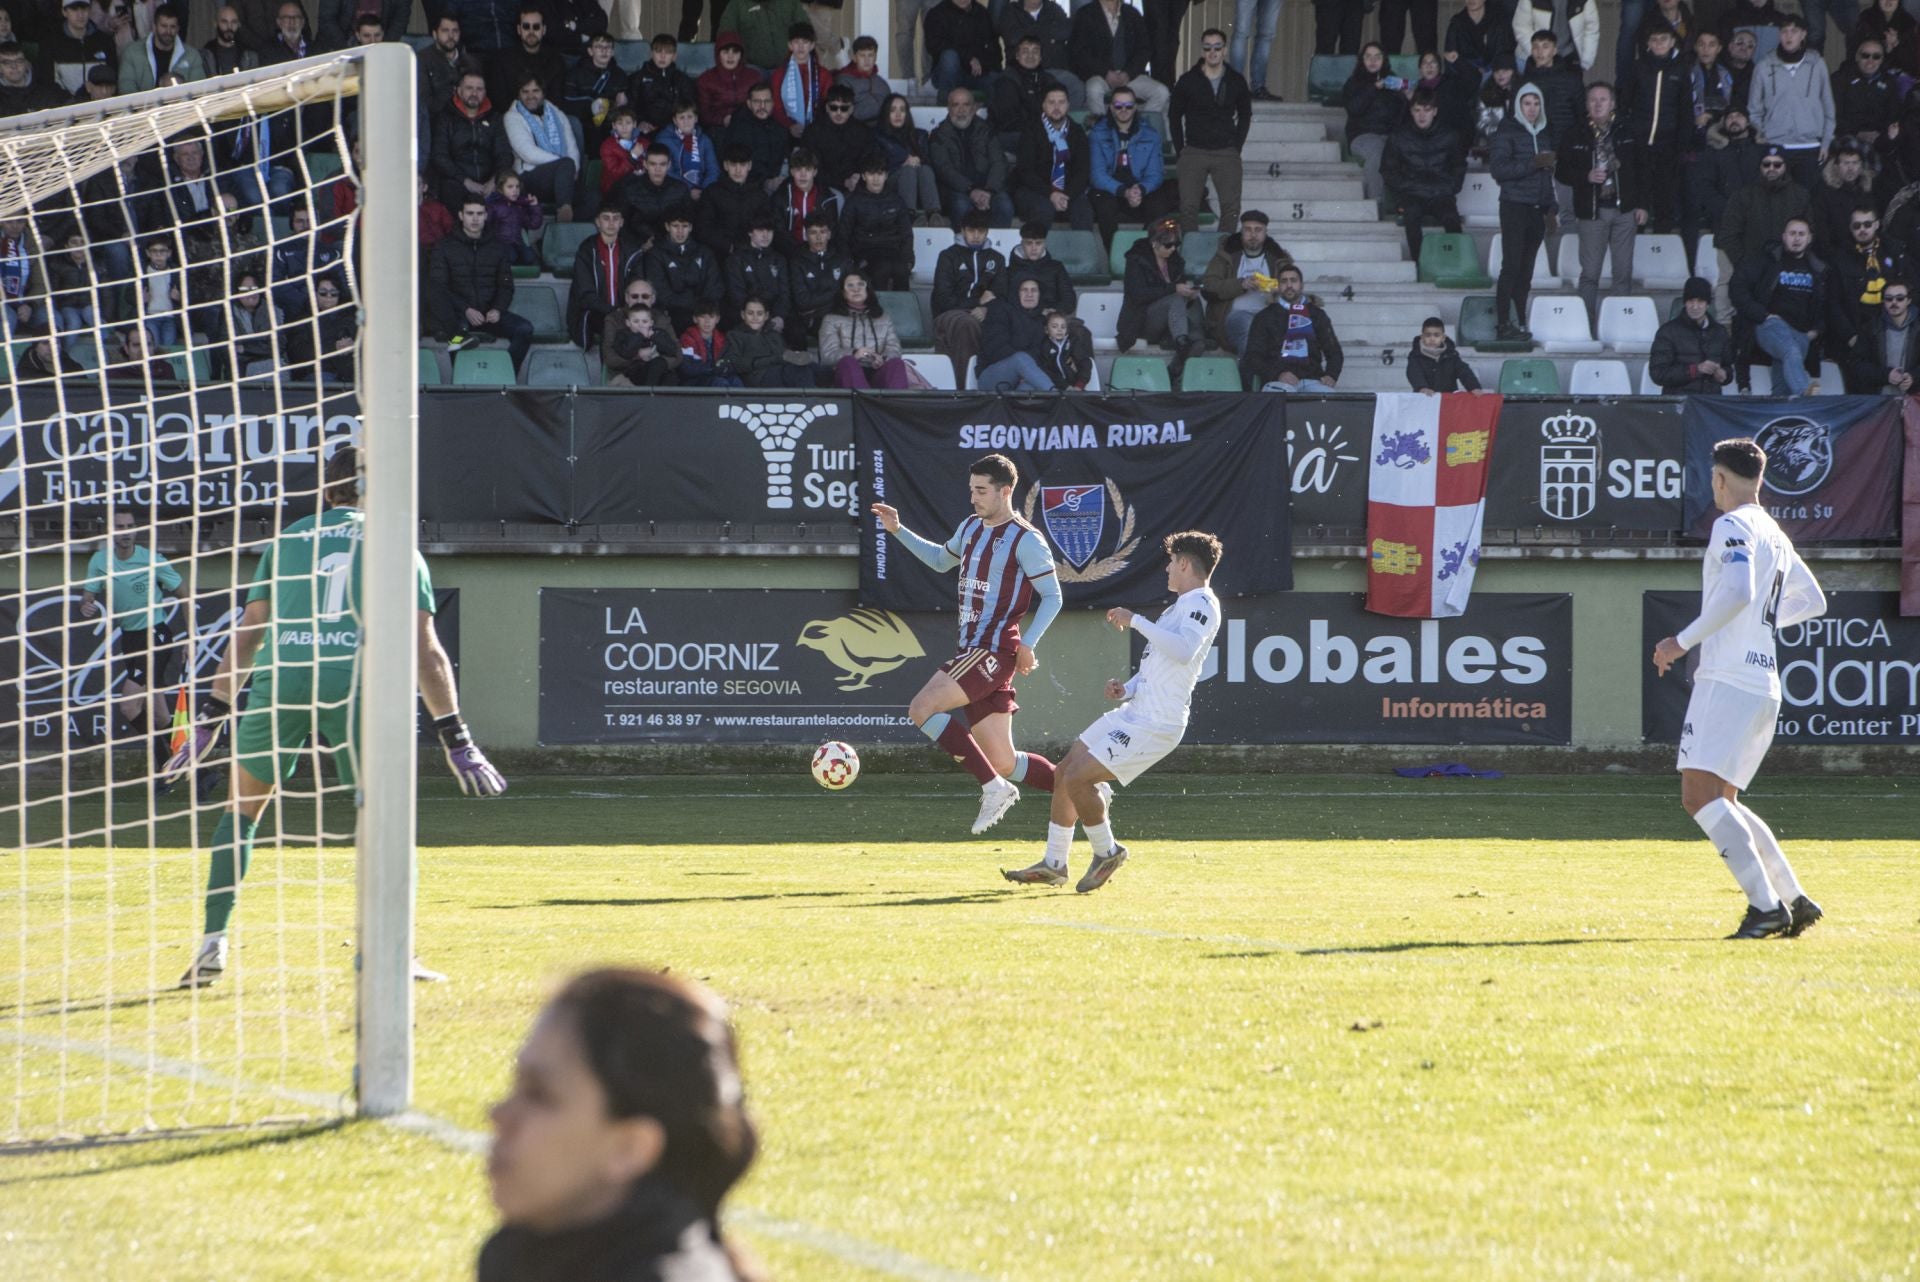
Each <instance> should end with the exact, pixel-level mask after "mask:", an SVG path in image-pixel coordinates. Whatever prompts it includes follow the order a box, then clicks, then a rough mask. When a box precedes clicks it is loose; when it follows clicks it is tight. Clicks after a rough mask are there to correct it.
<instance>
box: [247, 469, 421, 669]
mask: <svg viewBox="0 0 1920 1282" xmlns="http://www.w3.org/2000/svg"><path fill="white" fill-rule="evenodd" d="M366 523H367V518H366V515H365V514H364V513H363V512H361V511H360V510H359V509H357V508H350V507H330V508H328V509H326V510H325V511H324V512H321V513H320V514H319V515H317V516H309V517H303V518H302V519H300V520H298V521H295V522H294V523H293V524H292V525H289V526H288V527H287V528H286V529H285V530H284V531H282V532H281V534H280V536H279V537H278V538H276V539H275V540H274V541H273V542H272V543H271V544H269V545H268V547H267V551H266V554H265V555H264V556H262V557H261V558H260V568H259V569H258V570H257V571H255V573H254V576H253V587H252V588H250V589H249V590H248V592H247V600H248V601H249V602H253V601H265V602H267V604H268V616H267V617H268V620H269V624H268V626H270V627H271V628H272V629H273V635H272V637H271V638H269V640H268V642H267V644H266V645H265V646H264V647H263V648H262V651H261V655H260V658H259V659H258V660H257V661H256V666H257V667H259V668H279V669H282V670H289V669H297V670H300V671H305V672H309V673H329V672H334V673H342V674H347V673H351V671H352V667H353V659H354V655H355V654H356V653H357V652H358V651H359V649H360V548H361V542H362V539H363V537H364V535H365V532H366ZM413 567H414V579H415V582H416V584H417V589H418V595H419V602H418V604H419V608H420V609H422V610H425V611H426V612H427V613H429V614H431V613H433V581H432V579H431V578H429V577H428V575H427V563H426V560H425V559H424V558H423V557H421V555H420V554H419V553H418V552H415V553H414V554H413Z"/></svg>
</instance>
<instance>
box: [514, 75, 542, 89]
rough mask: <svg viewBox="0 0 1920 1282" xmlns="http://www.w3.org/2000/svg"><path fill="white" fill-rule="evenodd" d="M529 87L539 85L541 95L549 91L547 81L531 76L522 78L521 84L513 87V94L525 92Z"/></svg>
mask: <svg viewBox="0 0 1920 1282" xmlns="http://www.w3.org/2000/svg"><path fill="white" fill-rule="evenodd" d="M528 85H539V86H540V92H541V93H545V92H546V91H547V82H546V81H544V80H542V79H541V78H540V77H539V76H535V75H529V76H522V77H520V83H519V84H517V85H515V86H514V87H513V92H514V93H516V94H518V93H520V92H521V91H522V90H524V89H525V88H526V87H527V86H528Z"/></svg>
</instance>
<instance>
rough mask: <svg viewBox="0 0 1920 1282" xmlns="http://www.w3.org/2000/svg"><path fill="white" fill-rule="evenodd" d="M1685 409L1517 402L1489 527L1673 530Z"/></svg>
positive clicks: (1503, 420) (1497, 452) (1507, 423)
mask: <svg viewBox="0 0 1920 1282" xmlns="http://www.w3.org/2000/svg"><path fill="white" fill-rule="evenodd" d="M1683 408H1684V407H1683V404H1682V403H1681V402H1679V401H1534V400H1528V401H1513V400H1510V401H1508V402H1507V403H1506V405H1505V406H1504V407H1503V408H1502V409H1501V411H1500V430H1499V433H1498V441H1499V444H1498V445H1497V446H1496V447H1495V449H1494V451H1493V474H1492V476H1491V478H1490V479H1489V480H1488V483H1487V525H1488V526H1489V527H1490V528H1493V529H1500V530H1504V529H1530V528H1532V527H1534V526H1545V527H1547V528H1548V529H1559V528H1565V529H1576V530H1677V529H1679V528H1680V516H1681V511H1680V504H1681V495H1682V476H1683V472H1684V462H1685V455H1686V450H1685V442H1686V432H1685V430H1684V429H1683V427H1682V417H1683V414H1682V411H1683Z"/></svg>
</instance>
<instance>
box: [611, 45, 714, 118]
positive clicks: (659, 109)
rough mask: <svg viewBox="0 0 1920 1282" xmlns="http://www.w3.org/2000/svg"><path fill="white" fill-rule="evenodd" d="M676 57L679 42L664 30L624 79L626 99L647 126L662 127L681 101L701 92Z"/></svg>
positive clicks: (695, 97)
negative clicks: (644, 59) (644, 58)
mask: <svg viewBox="0 0 1920 1282" xmlns="http://www.w3.org/2000/svg"><path fill="white" fill-rule="evenodd" d="M679 57H680V42H679V41H677V40H675V39H674V38H673V37H672V36H671V35H668V34H667V33H666V32H664V31H663V32H661V33H660V34H659V35H657V36H655V37H654V38H653V56H652V57H651V58H649V59H648V60H647V61H645V62H643V63H641V64H640V69H639V70H638V71H636V72H634V73H633V75H632V77H631V78H629V79H628V81H627V101H628V102H629V103H631V104H633V110H634V113H635V114H636V115H638V116H639V117H640V120H641V122H642V123H643V124H645V125H646V126H647V127H648V128H649V129H652V130H656V131H657V130H661V129H665V128H666V127H667V125H668V124H669V123H670V122H671V121H672V120H673V113H674V111H675V110H676V109H677V108H678V107H679V106H680V104H681V103H683V102H693V101H694V100H695V99H697V98H698V97H699V96H700V91H699V90H698V89H697V88H695V86H694V83H693V78H692V77H691V76H689V75H687V73H686V72H684V71H682V70H680V68H679V66H678V65H676V64H677V61H678V59H679Z"/></svg>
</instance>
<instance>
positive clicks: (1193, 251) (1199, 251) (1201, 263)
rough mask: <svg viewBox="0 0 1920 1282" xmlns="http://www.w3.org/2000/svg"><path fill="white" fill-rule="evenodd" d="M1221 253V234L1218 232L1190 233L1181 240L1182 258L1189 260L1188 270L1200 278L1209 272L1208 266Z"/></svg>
mask: <svg viewBox="0 0 1920 1282" xmlns="http://www.w3.org/2000/svg"><path fill="white" fill-rule="evenodd" d="M1219 252H1220V233H1219V232H1217V231H1190V232H1188V233H1187V234H1186V235H1184V236H1182V237H1181V238H1180V256H1181V257H1182V258H1184V259H1186V260H1187V270H1188V271H1189V272H1191V273H1192V274H1193V275H1195V276H1199V275H1201V274H1202V273H1204V272H1205V271H1206V270H1207V264H1208V263H1210V262H1212V261H1213V256H1214V255H1215V254H1217V253H1219Z"/></svg>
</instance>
